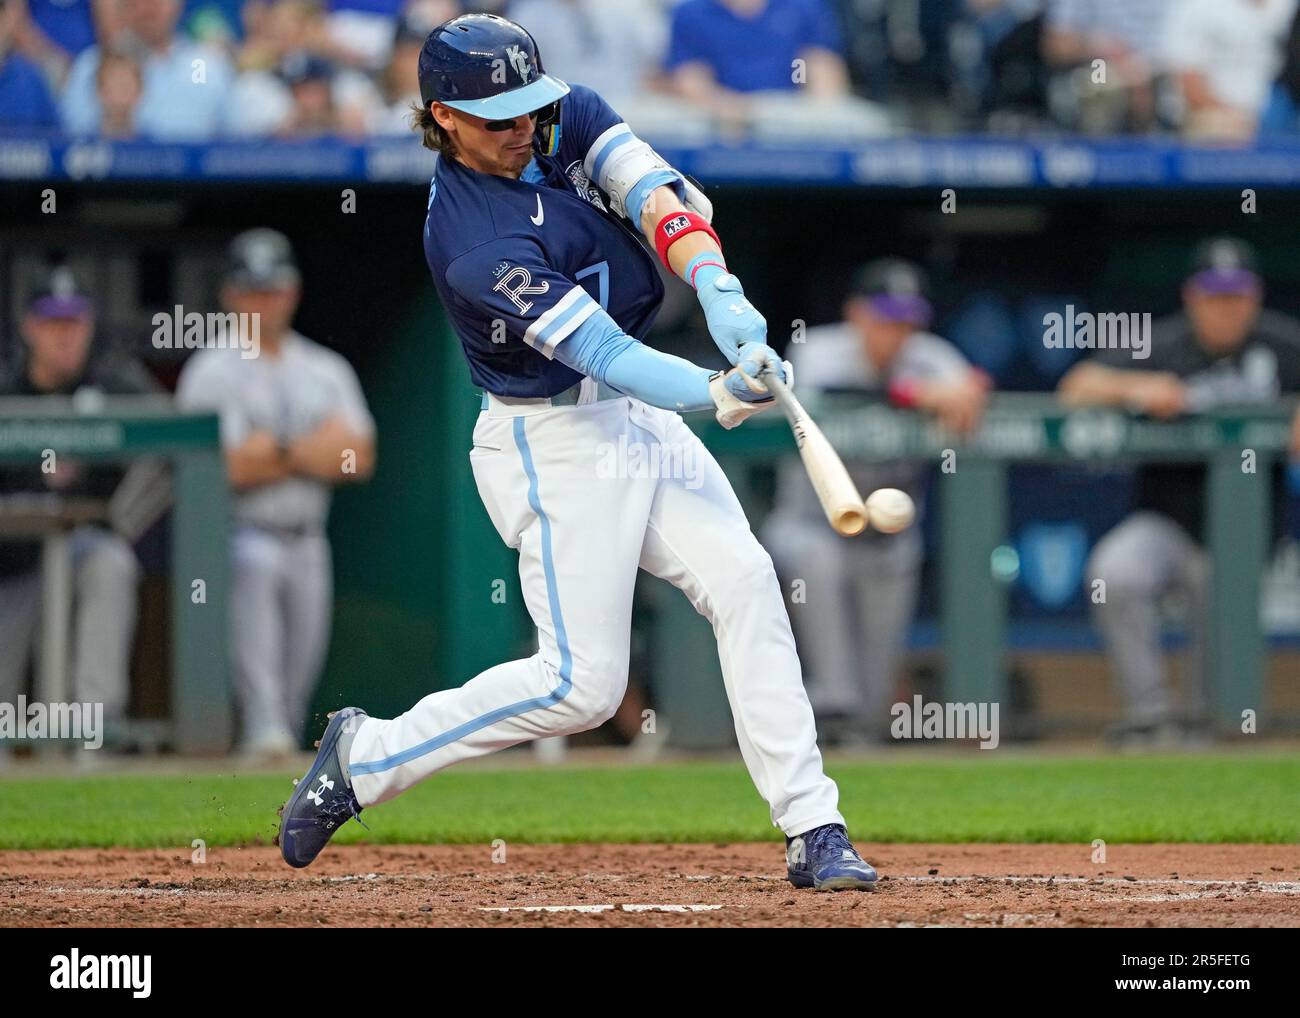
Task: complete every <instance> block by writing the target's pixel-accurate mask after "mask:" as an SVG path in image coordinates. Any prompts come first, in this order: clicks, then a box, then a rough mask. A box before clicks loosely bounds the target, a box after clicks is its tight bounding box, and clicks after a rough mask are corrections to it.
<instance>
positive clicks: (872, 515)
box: [867, 488, 916, 534]
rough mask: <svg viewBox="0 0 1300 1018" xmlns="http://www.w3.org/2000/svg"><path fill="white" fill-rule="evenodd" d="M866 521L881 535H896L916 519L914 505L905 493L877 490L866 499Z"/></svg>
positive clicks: (895, 489)
mask: <svg viewBox="0 0 1300 1018" xmlns="http://www.w3.org/2000/svg"><path fill="white" fill-rule="evenodd" d="M867 519H869V520H870V521H871V525H872V526H873V527H875V528H876V529H877V530H879V531H880V532H881V533H882V534H897V533H898V532H899V531H900V530H906V529H907V528H908V527H910V526H911V525H912V521H913V520H914V519H916V505H915V504H914V503H913V502H912V496H910V495H909V494H908V493H907V492H905V491H899V490H898V489H897V488H877V489H876V490H875V491H873V492H872V493H871V494H870V495H869V496H868V498H867Z"/></svg>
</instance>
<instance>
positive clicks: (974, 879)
mask: <svg viewBox="0 0 1300 1018" xmlns="http://www.w3.org/2000/svg"><path fill="white" fill-rule="evenodd" d="M502 876H506V877H510V878H518V879H521V880H522V879H527V880H529V881H534V880H535V879H536V877H537V874H501V875H494V878H495V879H501V877H502ZM573 877H574V878H577V879H582V880H585V881H588V882H602V881H604V882H618V881H623V880H628V879H638V878H636V877H631V876H629V875H626V874H603V873H586V874H574V875H573ZM666 877H667V879H670V880H671V879H678V880H685V881H687V882H689V883H734V882H741V881H743V882H747V883H748V882H764V883H766V882H779V883H784V882H785V879H786V878H785V877H783V876H775V875H767V874H758V875H754V876H737V875H734V874H707V873H692V874H666ZM448 879H451V878H450V877H448V876H446V875H441V876H440V875H438V874H420V873H393V874H378V873H354V874H346V875H343V876H335V877H321V878H319V880H317V881H302V886H303V887H305V888H307V887H311V886H312V885H313V884H317V883H332V884H333V883H337V884H346V883H395V884H403V883H413V884H414V883H443V882H446V881H447V880H448ZM557 879H564V878H563V877H559V878H557ZM891 882H898V883H909V884H923V885H929V884H938V885H941V886H951V885H954V884H959V885H964V884H975V885H979V884H992V885H997V884H1011V885H1015V884H1033V885H1039V886H1045V887H1064V888H1070V889H1072V890H1073V889H1078V888H1082V889H1088V888H1093V889H1102V888H1106V889H1110V888H1116V889H1118V888H1150V889H1155V888H1161V887H1165V888H1172V889H1175V890H1173V891H1172V892H1171V893H1165V894H1145V895H1140V894H1139V895H1127V894H1126V895H1119V896H1116V897H1117V900H1121V901H1126V902H1136V903H1147V904H1160V903H1164V902H1176V901H1195V900H1199V899H1205V898H1214V897H1217V896H1221V895H1223V894H1225V893H1226V894H1230V895H1231V896H1232V897H1233V898H1240V897H1242V896H1243V895H1244V894H1248V893H1260V894H1269V895H1272V894H1280V895H1288V896H1291V895H1300V881H1294V880H1273V881H1261V880H1212V879H1188V878H1182V877H1178V878H1175V877H1139V878H1134V879H1126V878H1123V877H1053V876H1014V875H1003V876H974V875H960V876H937V875H936V876H929V875H927V876H912V875H907V874H900V875H896V876H892V877H891V880H890V881H885V882H883V883H882V886H887V885H888V884H889V883H891ZM1182 888H1187V890H1181V889H1182ZM36 890H37V891H39V892H40V893H41V894H45V895H89V896H94V895H100V896H106V897H136V898H147V897H173V898H229V897H234V896H240V895H242V896H247V895H249V894H254V895H255V894H256V893H257V890H256V889H255V888H249V887H247V886H244V887H239V888H229V889H213V888H192V887H71V886H66V885H58V886H54V887H40V888H36ZM722 907H724V906H722V905H698V906H694V905H682V906H674V907H670V906H667V905H656V904H649V905H644V906H641V905H614V904H611V905H607V906H606V905H526V906H525V905H512V906H494V907H480V911H496V912H510V911H516V912H527V911H533V912H543V911H578V912H580V911H584V910H586V911H593V912H599V911H609V910H613V909H616V908H617V909H620V910H622V911H625V912H634V911H638V910H640V911H711V910H715V909H719V908H722ZM728 907H734V906H728ZM1003 915H1005V916H1007V917H1008V918H1010V917H1011V916H1012V915H1017V914H1013V913H1003ZM1028 917H1029V914H1028V913H1027V914H1026V918H1028ZM1011 921H1016V920H1015V919H1012V920H1011Z"/></svg>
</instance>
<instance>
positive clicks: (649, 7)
mask: <svg viewBox="0 0 1300 1018" xmlns="http://www.w3.org/2000/svg"><path fill="white" fill-rule="evenodd" d="M510 17H511V19H512V20H514V21H518V22H519V23H520V24H521V25H527V26H528V30H529V32H531V33H532V35H533V38H535V39H536V40H537V45H538V46H539V47H540V48H541V51H542V52H543V53H545V54H546V70H547V71H549V72H550V73H551V74H554V75H556V76H557V77H559V78H560V79H561V80H563V81H568V82H577V83H578V84H582V85H586V86H588V87H589V88H594V89H595V90H596V91H597V92H599V93H600V94H601V95H602V96H603V97H604V98H605V99H606V100H607V101H608V102H609V104H610V105H611V106H613V107H614V108H615V109H616V110H618V111H619V113H620V114H622V115H623V116H624V117H625V118H626V117H627V113H626V112H624V107H626V106H628V105H629V104H630V103H635V102H637V101H638V100H640V99H641V98H642V97H643V95H644V93H645V90H646V87H647V84H648V83H649V82H651V81H653V80H654V79H655V78H657V77H658V75H659V71H660V66H661V64H662V62H663V58H664V51H665V49H666V47H667V44H668V19H667V16H666V15H665V14H664V11H663V6H662V5H661V4H660V3H658V2H657V0H515V2H514V3H512V4H511V5H510Z"/></svg>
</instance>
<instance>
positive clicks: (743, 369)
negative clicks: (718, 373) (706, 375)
mask: <svg viewBox="0 0 1300 1018" xmlns="http://www.w3.org/2000/svg"><path fill="white" fill-rule="evenodd" d="M766 370H771V371H773V372H774V373H775V374H776V377H777V378H779V379H781V381H783V382H785V383H786V384H787V385H788V384H789V383H790V375H791V372H790V370H789V365H788V364H787V363H786V362H785V361H783V360H781V357H780V355H779V354H778V353H777V352H776V351H775V350H773V349H772V348H771V347H770V346H768V345H767V344H766V343H745V344H743V345H742V346H741V347H740V350H739V352H738V353H737V355H736V371H735V372H729V374H734V375H735V376H736V381H735V384H734V385H732V386H731V390H732V392H734V393H735V394H736V395H737V396H739V397H740V398H741V399H744V400H748V401H750V402H753V401H754V396H752V395H750V394H748V393H745V392H743V391H742V389H741V388H740V386H741V385H742V383H743V386H744V388H746V389H749V390H750V392H751V393H758V394H759V396H760V398H764V397H766V396H767V385H766V384H765V383H764V382H763V379H762V374H763V372H764V371H766Z"/></svg>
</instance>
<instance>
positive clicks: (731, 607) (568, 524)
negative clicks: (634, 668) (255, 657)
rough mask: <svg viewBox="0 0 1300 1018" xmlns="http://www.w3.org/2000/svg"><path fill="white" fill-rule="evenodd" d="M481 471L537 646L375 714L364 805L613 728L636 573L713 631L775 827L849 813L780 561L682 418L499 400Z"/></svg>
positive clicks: (355, 763) (484, 424) (475, 452)
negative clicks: (826, 766)
mask: <svg viewBox="0 0 1300 1018" xmlns="http://www.w3.org/2000/svg"><path fill="white" fill-rule="evenodd" d="M470 463H471V465H472V467H473V471H474V479H475V481H476V483H477V485H478V490H479V494H480V496H481V497H482V499H483V504H484V505H485V506H486V507H487V510H488V514H489V515H490V516H491V518H492V523H493V524H494V526H495V527H496V529H497V532H498V533H499V534H500V535H501V537H502V539H503V540H504V541H505V542H506V543H507V544H508V545H510V547H512V548H516V549H518V551H519V577H520V581H521V584H522V588H523V596H524V599H525V601H526V603H527V606H528V610H529V613H530V614H531V615H532V618H533V621H534V622H535V623H536V625H537V633H538V645H539V648H540V649H539V650H538V652H537V653H536V654H534V655H533V656H532V657H529V658H525V659H523V660H519V661H510V662H507V663H505V664H501V665H497V666H496V667H494V668H489V669H488V670H487V671H485V672H483V673H482V674H480V675H477V676H475V677H474V678H472V679H470V680H469V681H468V682H466V683H465V684H464V685H463V686H461V687H460V688H458V689H448V690H444V691H441V692H437V693H432V694H430V695H429V696H426V697H425V698H424V699H423V700H421V701H420V702H419V703H417V704H416V705H415V706H414V707H413V708H411V710H409V711H407V712H406V713H405V714H403V715H402V716H400V717H398V718H394V719H393V720H391V721H385V720H380V719H377V718H371V719H368V720H366V721H365V722H364V723H363V724H362V725H361V726H360V728H359V729H358V731H357V733H356V737H355V739H354V741H353V744H352V749H351V752H350V755H349V765H350V768H351V771H352V782H353V789H354V791H355V793H356V796H357V799H358V801H359V802H360V803H361V805H362V806H371V805H375V804H376V803H380V802H384V801H385V800H387V799H391V798H392V797H393V796H395V795H397V794H399V793H400V792H402V791H404V790H405V789H407V788H410V787H411V786H412V785H414V784H415V783H416V782H418V781H421V780H422V779H424V778H426V777H428V776H429V775H430V774H433V773H434V772H435V771H438V770H441V769H442V768H444V767H447V766H449V765H451V764H453V763H456V762H457V761H460V760H466V759H469V758H470V757H476V756H482V755H484V754H487V753H491V752H494V751H495V750H499V749H504V748H505V747H507V746H512V745H514V744H516V743H519V742H524V741H526V740H529V739H537V738H542V737H545V736H554V735H567V734H572V733H575V732H580V731H584V730H586V729H589V728H594V727H596V726H598V725H600V724H602V723H603V722H605V721H606V720H608V719H609V718H610V716H612V715H613V713H614V711H615V710H616V709H617V707H618V705H619V703H620V702H621V701H622V699H623V693H624V690H625V688H626V686H627V669H628V650H629V645H628V644H629V634H630V626H631V617H632V592H633V586H634V582H635V579H636V572H637V569H638V567H639V568H641V569H645V570H646V571H647V572H650V573H652V574H654V575H655V576H659V577H662V578H663V579H666V580H668V581H669V582H671V583H672V584H674V585H675V586H677V587H678V588H680V589H681V590H682V591H683V592H684V593H685V594H686V596H687V597H689V598H690V600H691V603H692V604H693V605H694V606H695V607H696V609H697V610H698V611H699V612H700V613H701V614H702V615H704V616H705V617H706V618H708V619H709V621H710V622H711V623H712V625H713V629H714V632H715V634H716V635H717V638H718V651H719V655H720V657H721V662H722V673H723V681H724V683H725V685H726V691H727V698H728V700H729V702H730V704H731V711H732V715H733V717H734V719H735V726H736V737H737V740H738V741H739V744H740V752H741V755H742V756H743V758H744V760H745V765H746V766H747V767H748V768H749V773H750V776H751V777H752V778H753V781H754V784H755V785H756V786H757V788H758V791H759V794H760V795H762V797H763V798H764V799H765V800H766V801H767V803H768V804H769V806H770V809H771V816H772V822H773V824H774V825H776V826H778V827H780V828H781V829H782V830H783V831H784V832H785V833H786V834H788V835H796V834H801V833H803V832H805V831H807V830H809V829H811V828H813V827H817V826H820V825H822V824H827V823H843V822H844V820H843V817H842V816H841V815H840V813H839V810H838V794H839V793H838V789H837V788H836V787H835V783H834V782H833V781H831V780H830V778H828V777H827V776H826V775H825V773H824V772H823V770H822V760H821V754H820V752H819V751H818V749H817V743H816V731H815V728H814V724H813V715H812V709H811V708H810V706H809V704H808V698H807V695H806V694H805V692H804V687H803V680H802V676H801V673H800V667H799V659H798V657H797V655H796V653H795V646H794V638H793V636H792V635H791V632H790V623H789V619H788V618H787V616H786V611H785V605H784V602H783V600H782V597H781V592H780V588H779V586H778V582H777V579H776V574H775V572H774V571H773V568H772V560H771V559H770V557H769V556H768V554H767V552H766V551H764V550H763V548H762V546H761V545H760V544H759V543H758V541H757V539H756V538H755V537H754V535H753V533H752V531H751V530H750V528H749V524H748V522H747V521H746V519H745V516H744V513H743V511H742V510H741V507H740V503H739V502H738V501H737V500H736V496H735V494H734V493H733V492H732V490H731V486H730V484H729V483H728V481H727V479H726V476H725V475H724V474H723V472H722V470H721V468H719V466H718V464H717V463H716V461H715V460H714V459H713V457H712V456H711V455H710V454H709V453H708V451H707V450H706V449H705V448H704V446H703V444H702V443H701V442H700V441H699V439H698V438H697V437H696V436H695V434H694V433H693V432H692V431H691V430H690V429H689V428H687V427H686V425H685V424H684V423H683V421H682V419H681V418H680V417H679V416H678V415H677V414H675V413H670V412H668V411H665V410H659V409H655V408H653V407H650V406H647V405H645V404H644V403H641V402H640V401H638V400H635V399H631V398H626V397H622V398H616V399H608V400H603V401H601V402H595V403H588V404H586V405H578V406H566V407H551V406H547V405H522V406H507V405H506V404H504V403H502V402H499V401H496V400H493V401H492V402H491V404H490V406H489V407H488V409H486V410H485V411H484V412H483V413H482V414H480V416H479V420H478V424H477V425H476V427H475V429H474V448H473V449H472V450H471V452H470ZM665 475H667V476H665Z"/></svg>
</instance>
